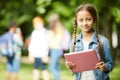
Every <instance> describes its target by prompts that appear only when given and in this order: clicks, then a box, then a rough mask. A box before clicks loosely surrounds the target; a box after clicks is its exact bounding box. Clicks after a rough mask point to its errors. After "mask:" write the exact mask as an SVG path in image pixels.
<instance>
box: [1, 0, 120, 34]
mask: <svg viewBox="0 0 120 80" xmlns="http://www.w3.org/2000/svg"><path fill="white" fill-rule="evenodd" d="M84 3H92V4H94V5H95V6H96V8H97V10H98V12H99V15H100V24H101V25H102V21H103V18H105V16H104V14H105V13H108V12H109V14H108V16H109V17H110V18H111V17H112V16H113V17H114V19H115V21H114V22H113V24H114V23H119V22H120V16H119V14H120V9H119V7H118V6H119V3H120V1H119V0H115V1H113V0H110V1H106V0H84V1H83V0H0V28H1V29H2V30H1V31H5V28H6V27H7V25H8V22H9V21H10V20H11V19H13V20H15V21H16V22H17V23H18V25H19V26H20V27H21V28H22V31H24V32H23V33H24V36H27V35H29V34H30V32H31V30H32V23H31V22H32V18H33V17H34V16H42V17H43V18H44V19H45V22H46V25H47V18H48V16H49V15H50V14H51V13H54V12H56V13H58V14H59V15H60V18H61V20H62V23H63V25H65V27H66V28H67V29H68V30H69V31H70V33H71V34H72V32H73V24H74V23H73V22H74V12H75V9H76V8H77V6H78V5H80V4H84ZM107 11H108V12H107ZM23 26H24V27H23ZM24 28H25V29H24ZM23 29H24V30H23Z"/></svg>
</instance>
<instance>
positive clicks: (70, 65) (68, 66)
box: [65, 62, 74, 69]
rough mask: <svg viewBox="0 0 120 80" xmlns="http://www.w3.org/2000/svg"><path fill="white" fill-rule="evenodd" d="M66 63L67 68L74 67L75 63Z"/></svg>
mask: <svg viewBox="0 0 120 80" xmlns="http://www.w3.org/2000/svg"><path fill="white" fill-rule="evenodd" d="M65 65H66V67H67V69H71V68H73V67H74V64H73V63H72V62H66V63H65Z"/></svg>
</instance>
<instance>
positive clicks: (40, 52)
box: [28, 28, 49, 58]
mask: <svg viewBox="0 0 120 80" xmlns="http://www.w3.org/2000/svg"><path fill="white" fill-rule="evenodd" d="M28 51H29V52H30V53H31V56H33V57H35V58H41V57H44V56H46V55H48V52H49V36H48V33H47V31H46V29H45V28H41V29H35V30H34V31H33V32H32V34H31V40H30V44H29V47H28Z"/></svg>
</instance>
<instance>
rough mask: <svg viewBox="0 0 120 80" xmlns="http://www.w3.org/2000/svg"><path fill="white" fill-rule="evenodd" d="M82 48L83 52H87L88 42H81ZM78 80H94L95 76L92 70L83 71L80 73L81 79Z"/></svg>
mask: <svg viewBox="0 0 120 80" xmlns="http://www.w3.org/2000/svg"><path fill="white" fill-rule="evenodd" d="M83 46H84V50H88V49H89V48H88V47H89V42H87V41H83ZM80 80H95V75H94V72H93V70H89V71H83V72H82V73H81V79H80Z"/></svg>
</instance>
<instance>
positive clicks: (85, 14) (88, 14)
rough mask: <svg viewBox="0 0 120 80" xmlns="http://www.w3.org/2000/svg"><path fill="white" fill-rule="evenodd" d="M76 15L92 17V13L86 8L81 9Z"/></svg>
mask: <svg viewBox="0 0 120 80" xmlns="http://www.w3.org/2000/svg"><path fill="white" fill-rule="evenodd" d="M77 17H92V15H91V14H90V12H89V11H87V10H81V11H79V12H78V13H77Z"/></svg>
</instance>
